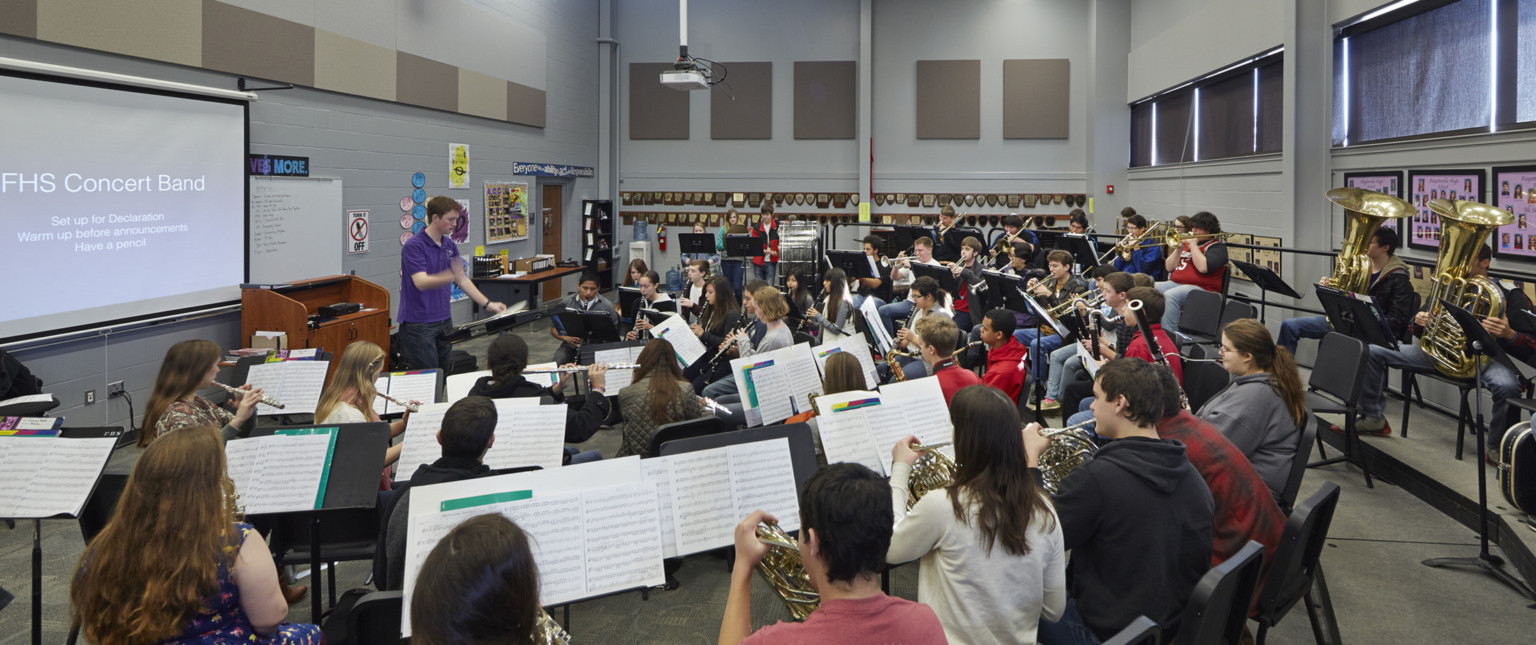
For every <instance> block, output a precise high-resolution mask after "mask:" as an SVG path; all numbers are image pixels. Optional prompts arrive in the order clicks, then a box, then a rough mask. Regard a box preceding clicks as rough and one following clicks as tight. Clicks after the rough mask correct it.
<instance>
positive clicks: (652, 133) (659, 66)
mask: <svg viewBox="0 0 1536 645" xmlns="http://www.w3.org/2000/svg"><path fill="white" fill-rule="evenodd" d="M668 69H672V63H630V64H629V138H631V139H687V138H688V94H689V93H688V92H679V91H677V90H673V89H668V88H665V87H662V85H661V72H662V71H663V70H668Z"/></svg>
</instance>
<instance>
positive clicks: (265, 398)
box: [213, 381, 286, 410]
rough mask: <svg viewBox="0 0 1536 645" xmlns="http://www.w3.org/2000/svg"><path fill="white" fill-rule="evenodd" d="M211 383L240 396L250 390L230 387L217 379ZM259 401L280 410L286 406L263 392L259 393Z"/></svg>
mask: <svg viewBox="0 0 1536 645" xmlns="http://www.w3.org/2000/svg"><path fill="white" fill-rule="evenodd" d="M213 384H214V385H217V386H219V387H221V388H223V389H224V391H225V392H228V393H230V394H233V395H235V396H240V397H243V396H245V393H246V392H249V391H250V390H242V389H240V388H238V387H230V386H228V385H225V384H223V383H220V382H218V381H214V382H213ZM261 403H263V404H266V405H270V406H272V407H274V408H277V409H279V410H281V409H283V408H284V407H286V406H284V405H283V404H281V403H278V402H277V399H274V398H272V397H270V396H267V395H265V394H263V395H261Z"/></svg>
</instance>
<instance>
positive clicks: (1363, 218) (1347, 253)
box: [1328, 188, 1416, 294]
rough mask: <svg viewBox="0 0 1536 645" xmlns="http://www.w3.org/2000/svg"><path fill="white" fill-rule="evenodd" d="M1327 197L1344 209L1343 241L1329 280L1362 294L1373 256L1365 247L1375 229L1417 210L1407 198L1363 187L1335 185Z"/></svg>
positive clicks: (1367, 280)
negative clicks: (1369, 256) (1390, 220)
mask: <svg viewBox="0 0 1536 645" xmlns="http://www.w3.org/2000/svg"><path fill="white" fill-rule="evenodd" d="M1328 200H1329V201H1331V202H1333V203H1335V204H1338V205H1339V206H1340V207H1341V208H1343V209H1344V243H1343V244H1342V245H1341V246H1340V251H1339V259H1338V260H1336V261H1335V262H1334V264H1333V278H1332V279H1330V280H1329V282H1330V283H1331V284H1332V285H1333V286H1334V287H1335V288H1338V289H1343V290H1345V291H1353V292H1355V293H1361V294H1363V293H1365V292H1366V290H1367V289H1368V288H1369V286H1370V282H1371V259H1370V258H1368V257H1366V255H1365V249H1366V247H1368V246H1370V244H1371V238H1373V237H1375V236H1376V229H1378V228H1380V227H1381V224H1382V222H1385V221H1387V220H1389V219H1397V218H1400V217H1410V216H1412V215H1413V214H1414V213H1415V212H1416V211H1415V209H1414V207H1413V204H1410V203H1408V202H1406V201H1403V200H1401V199H1398V198H1396V197H1393V196H1391V195H1385V194H1382V193H1378V192H1373V191H1369V190H1363V189H1360V188H1335V189H1333V190H1330V191H1328Z"/></svg>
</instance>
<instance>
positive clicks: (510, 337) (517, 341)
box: [485, 334, 528, 387]
mask: <svg viewBox="0 0 1536 645" xmlns="http://www.w3.org/2000/svg"><path fill="white" fill-rule="evenodd" d="M485 366H486V367H489V368H491V382H492V383H495V384H496V386H497V387H501V386H503V385H506V384H508V383H511V382H512V379H515V378H517V377H518V376H519V375H520V374H522V373H523V370H524V369H527V367H528V341H526V340H523V337H522V336H518V335H517V334H502V335H501V336H499V337H497V338H496V340H495V342H492V343H491V346H490V348H488V349H486V350H485Z"/></svg>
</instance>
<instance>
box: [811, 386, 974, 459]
mask: <svg viewBox="0 0 1536 645" xmlns="http://www.w3.org/2000/svg"><path fill="white" fill-rule="evenodd" d="M816 412H817V416H816V424H817V427H818V428H819V429H820V430H821V446H822V451H823V452H824V453H825V454H826V456H827V463H836V462H850V463H860V464H864V465H865V466H868V467H869V469H870V470H874V471H875V472H879V473H881V474H885V475H889V474H890V472H891V449H892V448H893V447H895V446H896V442H898V441H901V440H902V439H904V438H906V436H907V435H916V436H917V438H918V440H919V441H921V442H922V443H924V444H936V443H946V442H950V441H953V439H954V426H953V425H952V424H951V423H950V421H949V408H948V406H946V405H945V404H944V392H943V390H942V389H941V388H940V387H939V382H938V379H937V378H934V377H931V376H929V377H924V378H920V379H913V380H911V381H906V382H903V383H891V384H888V385H884V386H881V387H880V391H878V392H868V391H856V392H842V393H839V394H828V395H825V396H819V397H816ZM945 452H946V454H950V455H953V452H952V450H947V451H945Z"/></svg>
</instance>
